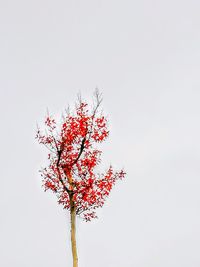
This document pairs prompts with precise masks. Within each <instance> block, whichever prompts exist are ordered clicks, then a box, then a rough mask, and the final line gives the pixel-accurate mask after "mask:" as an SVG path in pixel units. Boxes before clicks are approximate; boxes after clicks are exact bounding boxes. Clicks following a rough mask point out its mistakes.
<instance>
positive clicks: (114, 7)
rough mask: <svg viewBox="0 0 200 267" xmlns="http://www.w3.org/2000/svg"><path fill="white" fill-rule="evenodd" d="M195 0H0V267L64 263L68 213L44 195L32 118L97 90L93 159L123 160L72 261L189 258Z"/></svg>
mask: <svg viewBox="0 0 200 267" xmlns="http://www.w3.org/2000/svg"><path fill="white" fill-rule="evenodd" d="M199 10H200V3H199V1H198V0H196V1H195V0H190V1H189V0H188V1H186V0H168V1H158V0H151V1H149V0H140V1H132V0H130V1H128V0H123V1H116V0H115V1H114V0H110V1H109V0H106V1H105V0H98V1H97V0H84V1H83V0H73V1H72V0H70V1H69V0H57V1H53V0H48V1H47V0H35V1H25V0H18V1H14V0H1V1H0V101H1V103H0V122H1V138H0V147H1V153H0V154H1V156H0V157H1V159H0V160H1V186H0V209H1V219H0V237H1V238H0V251H1V256H0V266H3V267H44V266H45V267H46V266H48V267H67V266H68V267H70V266H72V264H71V263H72V260H71V248H70V239H69V237H70V236H69V216H68V215H67V213H66V212H65V211H64V210H63V209H62V207H61V206H58V205H57V200H56V198H55V196H54V195H53V194H51V193H44V192H43V190H42V188H41V179H40V176H39V173H38V170H39V169H40V167H41V166H45V163H46V159H45V158H46V153H47V151H46V150H45V149H44V148H42V147H41V146H40V145H38V144H37V142H36V140H35V139H34V137H35V131H36V123H37V122H38V123H40V124H41V123H42V119H43V117H44V115H45V113H46V109H47V107H48V109H49V110H50V112H51V113H52V114H56V116H58V117H59V115H60V113H61V112H62V111H63V110H64V108H65V107H66V106H67V105H68V104H72V105H73V103H74V101H75V100H76V95H77V93H78V92H81V93H82V96H83V98H85V99H86V100H90V99H91V97H92V93H93V91H94V89H95V87H98V88H99V89H100V90H101V92H102V93H103V96H104V102H103V108H104V111H105V113H106V114H107V115H108V118H109V121H110V130H111V132H110V138H109V140H108V141H107V143H106V144H105V145H103V146H102V149H103V150H104V152H105V153H104V157H103V162H102V168H103V169H104V168H105V167H106V166H108V165H109V164H110V163H112V164H113V166H114V167H115V168H118V169H119V168H121V167H124V168H125V170H126V172H127V176H126V179H125V180H124V181H121V182H119V183H118V184H117V186H116V187H115V189H114V190H113V191H112V193H111V196H110V198H109V199H108V201H107V203H106V205H105V206H104V208H103V209H101V210H99V212H98V214H99V219H98V220H96V221H93V222H91V223H85V222H82V221H80V220H78V222H77V235H78V236H77V239H78V240H77V242H78V254H79V263H80V265H79V266H80V267H102V266H105V267H191V266H192V267H199V266H200V253H199V247H200V194H199V191H200V164H199V163H200V142H199V139H200V105H199V101H200V75H199V71H200V16H199Z"/></svg>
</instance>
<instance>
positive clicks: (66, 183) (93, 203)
mask: <svg viewBox="0 0 200 267" xmlns="http://www.w3.org/2000/svg"><path fill="white" fill-rule="evenodd" d="M97 109H98V104H97V106H96V108H95V109H94V110H93V111H92V113H90V112H89V110H88V104H87V103H84V102H82V101H80V102H79V104H78V105H77V106H76V109H75V112H74V113H71V112H67V114H66V116H65V117H64V119H63V123H62V125H61V129H60V131H59V129H58V125H57V123H56V122H55V120H54V119H52V118H51V117H50V116H47V118H46V120H45V125H46V131H45V134H43V133H42V132H41V131H40V130H38V132H37V136H36V138H37V139H38V141H39V143H41V144H44V145H45V146H47V147H48V148H49V150H50V153H49V154H48V159H49V165H48V167H47V168H44V169H42V170H41V174H42V177H43V186H44V188H45V190H49V189H50V190H52V191H53V192H54V193H56V194H57V197H58V203H59V204H62V205H63V207H64V208H66V209H70V197H71V199H72V200H73V203H74V205H75V208H76V214H77V215H83V218H84V219H85V220H86V221H90V220H91V219H92V218H95V217H96V214H95V209H96V208H98V207H102V206H103V204H104V202H105V200H106V198H107V196H108V195H109V193H110V190H111V189H112V187H113V185H114V184H115V182H116V180H118V179H122V178H123V177H124V176H125V173H124V172H123V171H122V170H121V171H120V172H114V170H113V168H112V166H110V167H109V169H108V170H107V172H106V173H105V174H96V173H95V167H96V166H97V165H98V164H99V163H100V156H101V153H102V152H101V151H100V150H98V149H97V148H96V147H95V143H100V142H103V141H104V140H105V139H106V138H107V137H108V134H109V131H108V129H107V119H106V118H105V117H104V116H102V115H99V114H98V112H97ZM58 132H59V133H58Z"/></svg>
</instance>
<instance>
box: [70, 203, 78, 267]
mask: <svg viewBox="0 0 200 267" xmlns="http://www.w3.org/2000/svg"><path fill="white" fill-rule="evenodd" d="M70 215H71V246H72V257H73V267H78V256H77V249H76V208H75V206H74V202H73V200H72V199H71V200H70Z"/></svg>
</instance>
